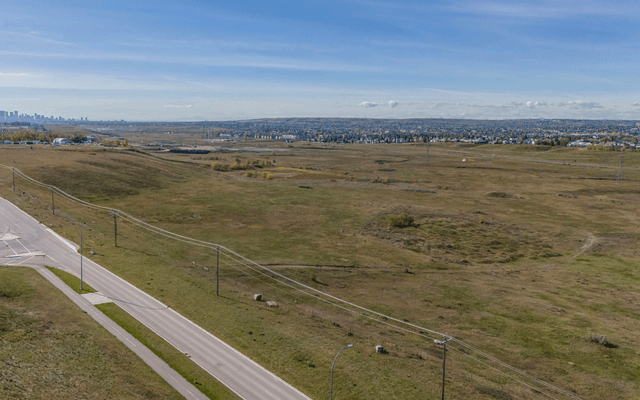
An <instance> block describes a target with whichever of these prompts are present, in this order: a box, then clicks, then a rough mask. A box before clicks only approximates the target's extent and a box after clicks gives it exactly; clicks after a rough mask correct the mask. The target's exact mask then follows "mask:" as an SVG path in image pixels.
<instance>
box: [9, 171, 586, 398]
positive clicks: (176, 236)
mask: <svg viewBox="0 0 640 400" xmlns="http://www.w3.org/2000/svg"><path fill="white" fill-rule="evenodd" d="M0 167H4V168H6V169H9V170H12V171H14V172H15V173H17V174H18V176H19V177H21V178H23V179H25V180H27V181H28V182H30V183H33V184H35V185H37V186H40V187H46V188H49V189H51V190H53V191H54V192H55V193H57V194H59V195H60V196H62V197H64V198H66V199H68V200H70V201H73V202H76V203H78V204H80V205H83V206H85V207H88V208H91V209H94V210H99V211H106V212H110V213H117V215H118V216H119V217H120V218H121V219H122V220H123V221H126V222H129V223H131V224H133V225H136V226H138V227H139V228H142V229H145V230H148V231H151V232H153V233H156V234H158V235H161V236H164V237H166V238H169V239H172V240H177V241H180V242H182V243H186V244H190V245H195V246H201V247H208V248H211V249H218V251H220V254H221V255H223V256H226V257H228V258H229V259H230V260H233V261H234V262H236V263H238V264H240V265H242V266H244V267H245V268H248V269H250V270H252V271H254V272H256V273H258V274H260V275H262V276H265V277H267V278H269V279H271V280H274V281H276V282H278V283H279V284H281V285H284V286H286V287H289V288H290V289H293V290H295V291H298V292H301V293H303V294H306V295H307V296H311V297H313V298H315V299H318V300H320V301H322V302H325V303H327V304H330V305H332V306H334V307H337V308H339V309H342V310H344V311H347V312H349V313H352V314H356V315H359V316H362V317H365V318H367V319H371V320H373V321H375V322H377V323H381V324H384V325H388V326H391V327H394V328H395V329H399V330H402V331H405V332H408V333H412V334H416V335H419V336H423V337H426V338H429V339H434V338H433V337H431V336H428V335H426V334H424V332H425V331H426V332H429V333H431V334H433V335H438V336H442V337H445V338H446V337H449V338H451V340H452V341H455V342H456V343H458V344H459V345H461V346H464V347H466V348H467V349H469V350H471V351H473V352H475V353H477V354H479V355H481V356H483V357H485V358H487V359H489V360H491V361H492V362H495V363H497V364H498V365H500V366H502V367H504V368H507V369H509V370H511V371H513V372H515V373H517V374H519V375H522V376H523V377H526V378H527V379H530V380H533V381H534V382H536V383H537V384H540V385H542V386H544V387H545V388H546V389H547V390H553V391H555V392H556V393H560V394H563V395H565V396H568V397H571V398H573V399H577V400H580V398H579V397H577V396H575V395H573V394H572V393H570V392H567V391H565V390H562V389H560V388H557V387H556V386H554V385H551V384H550V383H547V382H545V381H542V380H540V379H538V378H536V377H534V376H532V375H530V374H528V373H526V372H524V371H521V370H519V369H517V368H515V367H512V366H510V365H508V364H507V363H505V362H503V361H500V360H498V359H497V358H495V357H493V356H490V355H488V354H486V353H485V352H483V351H481V350H479V349H477V348H475V347H473V346H471V345H468V344H467V343H465V342H463V341H461V340H459V339H456V338H454V337H453V336H451V335H446V334H444V333H441V332H437V331H435V330H432V329H428V328H425V327H421V326H419V325H415V324H412V323H409V322H407V321H402V320H400V319H397V318H394V317H391V316H388V315H385V314H382V313H379V312H377V311H374V310H371V309H368V308H366V307H362V306H359V305H357V304H355V303H351V302H349V301H346V300H344V299H341V298H339V297H337V296H333V295H331V294H328V293H326V292H323V291H321V290H319V289H316V288H314V287H312V286H309V285H306V284H304V283H302V282H298V281H296V280H295V279H292V278H289V277H287V276H286V275H283V274H280V273H278V272H276V271H273V270H271V269H269V268H267V267H264V266H262V265H260V264H258V263H256V262H254V261H252V260H250V259H248V258H246V257H244V256H242V255H240V254H238V253H236V252H234V251H233V250H230V249H228V248H226V247H225V246H222V245H219V244H215V243H210V242H206V241H203V240H199V239H194V238H190V237H187V236H183V235H180V234H177V233H174V232H171V231H167V230H165V229H162V228H159V227H157V226H154V225H151V224H149V223H147V222H144V221H142V220H140V219H138V218H135V217H133V216H132V215H130V214H128V213H126V212H123V211H121V210H118V209H115V208H112V207H105V206H99V205H96V204H92V203H89V202H87V201H84V200H81V199H78V198H76V197H74V196H72V195H70V194H68V193H66V192H64V191H63V190H61V189H59V188H57V187H55V186H52V185H47V184H45V183H42V182H39V181H37V180H35V179H33V178H31V177H29V176H28V175H26V174H25V173H23V172H22V171H20V170H19V169H17V168H15V167H10V166H6V165H2V164H0ZM241 260H244V262H243V261H241ZM248 264H251V265H253V267H251V266H249V265H248ZM260 270H262V271H260ZM264 271H267V272H270V273H271V274H273V275H275V276H277V277H278V278H281V279H283V280H285V281H286V282H283V281H282V280H279V279H277V278H276V277H274V276H271V275H269V274H267V273H266V272H264ZM287 282H289V283H287ZM263 283H264V282H263ZM265 284H266V283H265ZM294 285H297V286H299V287H297V286H294ZM301 288H304V289H307V290H310V291H311V292H313V293H315V294H312V293H309V292H307V291H305V290H303V289H301ZM320 296H325V297H328V298H329V299H331V300H333V301H336V302H337V303H342V304H345V305H348V306H351V307H353V308H356V309H357V310H360V311H356V310H352V309H350V308H348V307H345V306H343V305H339V304H336V303H334V302H332V301H330V300H328V299H325V298H322V297H320ZM364 313H370V314H373V315H376V316H377V317H380V318H382V319H385V320H379V319H378V318H375V317H372V316H370V315H366V314H364ZM386 320H391V321H394V322H396V323H399V324H401V325H406V326H409V327H411V328H413V329H417V330H419V332H420V333H417V332H415V331H413V330H410V329H407V328H403V327H400V326H397V325H394V324H391V323H389V322H386ZM434 340H436V339H434ZM452 348H453V347H452ZM455 350H456V351H458V352H460V353H461V354H464V355H465V356H467V357H469V358H470V359H472V360H474V361H476V362H479V363H481V364H483V365H486V363H483V362H482V361H480V360H478V359H476V358H474V357H471V356H470V355H469V354H466V353H465V352H462V351H460V350H459V349H455ZM490 368H492V369H495V368H493V367H490ZM495 370H496V371H498V372H500V373H502V374H503V375H505V376H507V377H509V378H510V379H513V380H515V381H517V382H519V383H522V384H524V385H526V386H528V387H531V386H530V385H527V384H526V383H524V382H521V381H520V380H518V379H516V378H514V377H511V376H510V375H508V374H505V373H504V372H502V371H499V370H497V369H495ZM531 388H532V389H534V390H536V391H538V392H540V393H542V394H544V395H546V396H548V397H551V396H549V395H548V394H546V393H544V392H541V391H540V390H539V389H536V388H533V387H531ZM551 398H553V397H551Z"/></svg>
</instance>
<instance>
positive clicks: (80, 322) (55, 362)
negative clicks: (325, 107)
mask: <svg viewBox="0 0 640 400" xmlns="http://www.w3.org/2000/svg"><path fill="white" fill-rule="evenodd" d="M0 299H1V300H0V343H1V344H2V345H1V346H0V362H1V363H2V368H0V371H1V372H0V397H2V398H3V399H27V398H28V399H50V400H53V399H69V398H73V399H179V398H181V396H180V395H179V394H178V393H177V392H176V391H175V390H173V388H172V387H171V386H169V385H168V384H167V383H166V382H165V381H164V380H162V378H160V377H159V376H158V375H156V373H155V372H153V371H152V370H151V368H149V367H148V366H147V365H146V364H145V363H144V362H142V360H140V359H139V358H138V357H137V356H136V355H135V354H134V353H132V352H131V351H130V350H129V349H127V348H126V347H125V346H124V345H123V344H122V343H120V342H119V341H118V340H117V339H116V338H114V337H113V336H112V335H111V334H110V333H108V332H107V331H106V330H105V329H103V328H102V327H101V326H99V325H98V323H97V322H95V321H94V320H93V319H91V317H89V316H87V315H86V314H85V313H84V312H82V311H81V310H80V309H79V308H77V307H76V305H75V304H73V303H72V302H71V300H69V299H68V298H67V297H66V296H64V294H62V293H61V292H60V291H59V290H58V289H56V288H55V287H53V286H52V285H51V284H50V283H49V282H47V281H46V280H45V279H44V278H43V277H42V276H40V275H39V274H38V273H37V272H36V271H34V270H32V269H30V268H21V267H0Z"/></svg>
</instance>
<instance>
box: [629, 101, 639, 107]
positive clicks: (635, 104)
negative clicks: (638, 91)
mask: <svg viewBox="0 0 640 400" xmlns="http://www.w3.org/2000/svg"><path fill="white" fill-rule="evenodd" d="M631 105H632V106H634V107H640V101H634V102H633V103H631Z"/></svg>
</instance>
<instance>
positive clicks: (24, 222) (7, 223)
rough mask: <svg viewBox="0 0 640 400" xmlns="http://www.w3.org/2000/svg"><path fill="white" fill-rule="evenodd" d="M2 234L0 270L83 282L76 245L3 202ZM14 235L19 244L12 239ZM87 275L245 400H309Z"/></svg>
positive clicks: (139, 297)
mask: <svg viewBox="0 0 640 400" xmlns="http://www.w3.org/2000/svg"><path fill="white" fill-rule="evenodd" d="M8 230H10V231H8ZM3 232H5V233H6V235H7V236H6V238H7V239H8V240H2V239H3V237H0V259H1V260H3V261H2V264H5V265H30V266H41V265H43V264H44V263H45V262H46V264H47V265H48V266H51V267H55V268H60V269H62V270H64V271H66V272H69V273H71V274H73V275H75V276H78V277H79V276H80V256H79V255H78V254H77V252H76V249H77V246H76V245H74V244H73V243H70V242H68V241H66V240H64V239H62V238H61V237H59V236H58V235H56V234H55V233H54V232H53V231H51V230H50V229H48V228H47V227H45V226H44V225H42V224H40V223H38V222H37V221H36V220H35V219H33V218H32V217H31V216H29V215H28V214H26V213H24V212H23V211H21V210H20V209H18V208H17V207H16V206H14V205H13V204H12V203H10V202H8V201H7V200H5V199H2V198H0V235H2V233H3ZM12 234H13V236H17V237H18V238H11V235H12ZM38 254H43V255H38ZM2 257H5V258H4V259H3V258H2ZM7 257H9V258H7ZM83 271H84V272H83V276H84V280H85V281H86V282H87V283H88V284H89V285H91V286H92V287H93V288H94V289H96V290H97V291H99V292H101V293H103V294H104V295H105V296H108V297H109V298H111V299H112V300H113V301H114V302H115V303H116V304H118V305H119V306H120V307H122V308H123V309H124V310H125V311H127V312H128V313H129V314H131V315H132V316H133V317H134V318H136V319H137V320H138V321H140V322H141V323H143V324H144V325H146V326H147V327H148V328H150V329H151V330H153V331H154V332H155V333H157V334H158V335H159V336H161V337H162V338H164V339H165V340H167V341H168V342H169V343H171V344H172V345H173V346H174V347H176V348H177V349H178V350H180V351H181V352H182V353H185V354H187V355H188V356H189V357H191V359H192V360H193V361H194V362H195V363H196V364H198V365H199V366H200V367H202V368H203V369H205V370H206V371H207V372H209V373H210V374H211V375H213V376H214V377H215V378H216V379H218V380H219V381H220V382H222V383H223V384H225V385H226V386H227V387H229V388H230V389H231V390H232V391H233V392H235V393H236V394H238V395H239V396H240V397H242V398H243V399H246V400H310V398H309V397H307V396H306V395H304V394H303V393H302V392H300V391H298V390H297V389H295V388H294V387H292V386H291V385H289V384H288V383H286V382H285V381H283V380H282V379H280V378H279V377H277V376H276V375H274V374H273V373H271V372H269V371H268V370H266V369H264V368H263V367H261V366H260V365H258V364H257V363H255V362H254V361H252V360H251V359H249V358H248V357H246V356H244V355H243V354H242V353H240V352H239V351H237V350H235V349H234V348H232V347H231V346H229V345H227V344H226V343H224V342H223V341H221V340H220V339H218V338H217V337H215V336H213V335H212V334H211V333H209V332H207V331H205V330H204V329H202V328H201V327H199V326H198V325H196V324H194V323H193V322H191V321H189V320H188V319H186V318H185V317H183V316H182V315H180V314H178V313H177V312H175V311H174V310H172V309H170V308H168V307H167V306H166V305H165V304H163V303H161V302H160V301H158V300H156V299H155V298H153V297H151V296H149V295H148V294H146V293H145V292H143V291H142V290H140V289H138V288H136V287H134V286H133V285H131V284H130V283H128V282H127V281H125V280H123V279H121V278H120V277H118V276H116V275H114V274H113V273H111V272H109V271H107V270H106V269H104V268H102V267H101V266H99V265H98V264H96V263H94V262H93V261H91V260H88V259H86V258H85V259H84V261H83ZM85 301H86V300H85ZM87 303H88V302H87Z"/></svg>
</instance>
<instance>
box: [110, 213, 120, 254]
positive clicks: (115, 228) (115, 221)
mask: <svg viewBox="0 0 640 400" xmlns="http://www.w3.org/2000/svg"><path fill="white" fill-rule="evenodd" d="M109 215H113V241H114V243H115V245H116V247H118V219H117V216H118V215H120V211H115V210H114V211H113V212H110V213H109Z"/></svg>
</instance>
